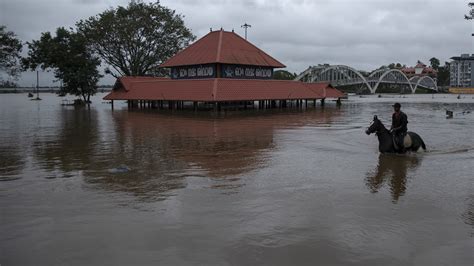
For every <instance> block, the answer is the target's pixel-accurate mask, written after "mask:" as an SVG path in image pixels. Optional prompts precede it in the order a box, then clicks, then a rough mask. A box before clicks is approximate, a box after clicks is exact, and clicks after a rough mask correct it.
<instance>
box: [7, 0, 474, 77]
mask: <svg viewBox="0 0 474 266" xmlns="http://www.w3.org/2000/svg"><path fill="white" fill-rule="evenodd" d="M128 2H129V1H127V0H0V24H4V25H7V28H8V29H9V30H12V31H14V32H15V33H16V34H17V35H18V37H19V38H20V39H21V40H23V41H30V40H32V39H37V38H38V37H39V36H40V34H41V32H44V31H54V30H55V29H56V28H57V27H60V26H74V24H75V22H76V21H78V20H80V19H84V18H87V17H89V16H93V15H96V14H98V13H100V12H102V11H104V10H105V9H107V8H110V7H116V6H118V5H127V3H128ZM467 2H468V1H465V0H391V1H389V0H314V1H306V0H244V1H236V0H232V1H231V0H162V1H161V4H162V5H165V6H168V7H170V8H172V9H175V10H176V11H177V12H178V13H181V14H183V15H184V16H185V18H184V21H185V23H186V26H187V27H189V28H190V29H191V30H192V31H193V33H194V34H195V35H196V36H197V37H198V38H199V37H202V36H203V35H205V34H206V33H207V32H209V28H211V27H212V28H214V29H220V28H221V27H222V28H224V29H225V30H232V29H235V31H236V32H237V33H239V34H241V35H242V36H243V35H244V31H243V29H242V28H241V27H240V26H241V25H242V24H244V23H245V22H247V23H249V24H251V25H252V28H250V29H249V34H248V35H249V40H250V41H251V42H253V43H254V44H256V45H257V46H258V47H260V48H261V49H263V50H265V51H266V52H268V53H269V54H271V55H272V56H273V57H275V58H276V59H278V60H280V61H281V62H282V63H284V64H286V65H287V70H289V71H291V72H297V73H299V72H301V71H303V70H305V69H306V68H307V67H308V66H310V65H316V64H322V63H329V64H344V65H349V66H352V67H355V68H357V69H361V70H366V71H369V70H372V69H374V68H377V67H379V66H381V65H386V64H389V63H391V62H400V63H402V64H406V65H409V66H410V65H415V64H416V61H417V60H422V61H424V62H425V63H429V62H428V59H429V58H431V57H433V56H434V57H437V58H439V59H440V60H441V61H442V62H444V61H446V60H449V58H450V57H452V56H455V55H459V54H461V53H474V49H473V48H474V45H473V44H474V37H471V32H474V28H473V25H474V24H473V22H471V21H466V20H464V19H463V16H464V14H466V13H467V12H468V7H467ZM48 76H50V75H47V74H42V85H50V83H51V81H50V79H49V78H48ZM19 83H20V85H31V84H33V83H34V75H32V73H26V74H23V75H22V77H21V79H20V81H19ZM48 83H49V84H48ZM101 83H108V84H111V83H113V79H112V78H111V77H107V78H104V79H103V80H102V82H101Z"/></svg>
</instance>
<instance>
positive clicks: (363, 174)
mask: <svg viewBox="0 0 474 266" xmlns="http://www.w3.org/2000/svg"><path fill="white" fill-rule="evenodd" d="M41 97H42V98H43V99H44V100H43V101H40V102H30V101H29V100H28V98H27V97H26V95H25V94H19V95H6V94H5V95H0V132H1V134H0V180H1V181H0V214H1V215H0V232H1V233H0V264H1V265H346V264H353V265H470V266H472V264H473V262H474V174H473V172H474V113H473V112H474V99H473V97H474V96H463V97H461V99H457V98H456V96H455V95H434V96H432V95H409V96H405V97H404V98H401V97H400V96H384V97H382V98H377V97H374V96H366V97H363V98H359V97H354V98H351V99H350V100H349V101H346V102H344V103H343V106H342V107H341V108H337V107H336V106H335V105H334V104H333V103H328V104H327V106H326V107H325V108H324V109H322V108H320V107H318V108H316V109H309V110H306V111H297V110H286V111H259V112H254V111H245V112H241V113H238V112H227V113H221V114H218V115H216V114H211V113H204V112H200V113H197V114H196V113H192V112H175V113H170V112H163V111H162V112H161V113H159V112H154V111H128V110H127V109H126V105H125V104H124V105H117V104H116V105H115V110H113V111H112V110H111V108H110V105H108V104H105V103H102V101H101V100H100V99H101V97H103V95H102V94H101V95H98V96H97V97H95V98H94V104H93V105H92V106H91V107H90V108H79V109H75V108H74V107H69V106H60V102H61V100H60V98H58V97H56V96H54V95H48V94H44V95H42V96H41ZM394 101H400V102H401V103H402V110H404V111H405V112H406V113H407V114H408V117H409V122H410V123H409V130H412V131H415V132H417V133H419V134H420V135H421V136H422V137H423V138H424V140H425V142H426V144H427V146H428V149H429V151H428V152H426V153H421V154H416V155H407V156H396V155H380V154H379V153H378V150H377V148H378V146H377V145H378V143H377V139H376V137H374V136H373V135H372V136H367V135H365V134H364V130H365V128H366V127H367V126H368V125H369V124H370V122H371V120H372V117H373V115H375V114H376V115H378V116H379V118H381V119H382V121H383V122H384V123H385V124H386V125H389V123H390V121H389V119H390V117H391V112H392V108H391V104H393V102H394ZM446 109H448V110H451V111H453V112H454V117H453V119H446V117H445V111H446Z"/></svg>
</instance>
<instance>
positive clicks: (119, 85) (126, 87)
mask: <svg viewBox="0 0 474 266" xmlns="http://www.w3.org/2000/svg"><path fill="white" fill-rule="evenodd" d="M160 67H162V68H168V69H170V77H167V78H158V77H121V78H119V79H117V81H116V83H115V86H114V88H113V90H112V92H111V93H109V94H108V95H107V96H105V97H104V99H105V100H111V101H113V100H128V102H129V107H135V106H147V107H152V108H165V107H167V108H169V109H175V108H178V109H181V108H184V107H185V106H193V107H194V108H195V109H197V108H198V107H199V106H200V105H205V106H214V107H215V108H218V109H219V108H221V106H226V105H242V104H244V105H245V107H247V106H248V105H250V106H255V103H257V104H258V107H259V108H275V107H282V108H284V107H287V106H288V105H293V104H295V105H296V106H301V105H302V104H306V105H307V104H308V102H310V101H312V103H314V104H316V100H322V103H324V99H326V98H333V99H339V98H341V97H343V96H344V94H343V93H342V92H340V91H339V90H337V89H335V88H333V87H332V86H331V85H330V84H329V83H303V82H300V81H292V80H274V79H273V78H272V77H273V71H274V69H275V68H284V67H285V65H283V64H282V63H281V62H279V61H278V60H276V59H274V58H273V57H271V56H270V55H268V54H267V53H265V52H264V51H262V50H260V49H259V48H257V47H256V46H254V45H253V44H251V43H250V42H248V41H247V40H245V39H244V38H242V37H240V36H239V35H237V34H236V33H234V32H233V31H232V32H228V31H224V30H222V29H221V30H219V31H211V32H210V33H208V34H207V35H205V36H204V37H202V38H201V39H199V40H197V41H196V42H194V43H193V44H191V45H190V46H188V47H187V48H185V49H184V50H182V51H180V52H179V53H177V54H176V55H175V56H173V57H171V58H170V59H168V60H167V61H165V62H164V63H163V64H161V65H160Z"/></svg>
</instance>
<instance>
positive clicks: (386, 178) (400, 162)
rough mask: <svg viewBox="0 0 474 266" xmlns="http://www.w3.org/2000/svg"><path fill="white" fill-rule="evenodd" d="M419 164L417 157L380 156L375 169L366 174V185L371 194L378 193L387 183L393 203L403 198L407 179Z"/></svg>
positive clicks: (419, 159) (419, 160)
mask: <svg viewBox="0 0 474 266" xmlns="http://www.w3.org/2000/svg"><path fill="white" fill-rule="evenodd" d="M420 163H421V158H419V157H417V156H410V155H408V156H401V155H392V154H380V155H379V160H378V165H377V169H375V171H373V172H371V173H368V174H367V177H366V185H367V187H368V188H369V189H370V191H371V192H373V193H376V192H378V191H379V190H380V189H381V188H382V187H383V185H384V183H388V185H389V187H390V193H391V195H392V200H393V202H397V201H398V199H399V198H400V197H401V196H403V195H404V194H405V192H406V189H407V177H408V176H409V172H413V171H414V170H415V169H416V168H417V167H418V166H419V165H420Z"/></svg>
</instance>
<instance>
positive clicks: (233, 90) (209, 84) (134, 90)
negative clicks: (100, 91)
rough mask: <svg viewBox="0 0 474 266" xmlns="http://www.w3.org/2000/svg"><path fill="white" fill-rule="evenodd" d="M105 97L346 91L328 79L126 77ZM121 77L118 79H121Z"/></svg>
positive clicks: (274, 96)
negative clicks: (333, 85) (313, 81)
mask: <svg viewBox="0 0 474 266" xmlns="http://www.w3.org/2000/svg"><path fill="white" fill-rule="evenodd" d="M125 80H126V82H125V83H122V85H123V86H116V88H115V89H114V90H113V91H112V92H111V93H109V94H108V95H107V96H105V97H104V99H105V100H172V101H177V100H179V101H206V102H214V101H242V100H256V101H258V100H285V99H287V100H290V99H322V98H339V97H343V96H344V94H343V93H342V92H340V91H339V90H337V89H335V88H333V87H332V86H331V85H330V84H328V83H303V82H300V81H285V80H252V79H217V78H216V79H194V80H189V79H188V80H172V79H156V80H150V79H144V80H140V79H139V78H138V79H137V80H136V81H131V79H128V78H126V79H125ZM121 81H122V79H119V81H118V82H121Z"/></svg>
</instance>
